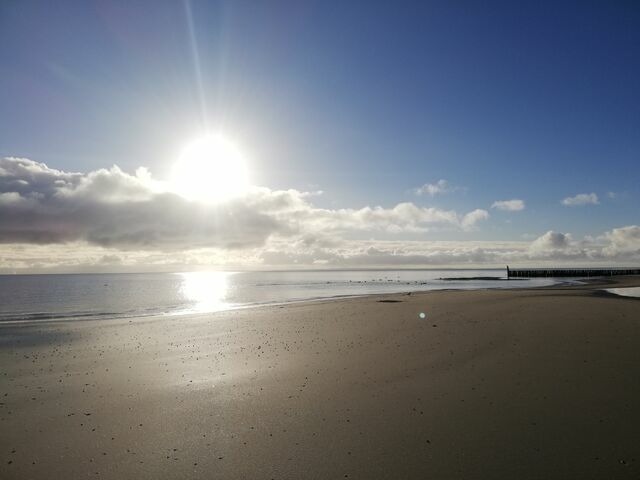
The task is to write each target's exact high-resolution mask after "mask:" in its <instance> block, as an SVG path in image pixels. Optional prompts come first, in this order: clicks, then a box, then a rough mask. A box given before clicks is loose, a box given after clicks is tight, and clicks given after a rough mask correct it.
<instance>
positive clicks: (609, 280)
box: [0, 276, 640, 331]
mask: <svg viewBox="0 0 640 480" xmlns="http://www.w3.org/2000/svg"><path fill="white" fill-rule="evenodd" d="M461 279H462V280H473V281H478V279H477V278H452V279H448V278H445V279H439V280H454V281H458V280H461ZM503 280H504V281H506V282H509V281H511V279H507V278H505V279H503ZM522 280H523V279H515V280H514V281H522ZM625 280H628V281H626V282H625ZM491 281H493V279H492V280H491ZM575 282H580V283H575ZM629 282H631V283H630V284H629V285H627V284H628V283H629ZM634 282H635V283H634ZM620 283H622V284H623V285H622V286H623V287H624V286H640V277H638V276H629V277H597V278H593V277H591V278H587V277H585V278H580V279H571V280H560V279H558V282H557V283H555V284H552V285H541V286H520V287H508V286H504V287H476V288H434V289H426V290H401V291H397V292H380V293H362V294H342V295H333V296H321V297H310V298H303V299H294V300H288V301H274V302H264V303H249V304H238V305H233V306H229V307H228V308H224V309H219V310H211V311H175V312H161V313H159V312H156V313H149V314H133V315H127V314H125V313H123V314H111V313H95V314H93V315H83V314H71V315H68V314H63V313H60V314H52V315H55V316H54V317H43V318H35V319H34V318H26V319H12V320H0V329H1V328H2V327H3V326H4V325H11V326H14V325H30V324H34V325H41V324H55V323H60V322H88V321H103V322H104V321H113V320H123V319H124V320H128V319H133V320H135V319H147V318H165V317H180V318H184V317H188V316H193V315H210V314H216V313H218V312H228V311H242V310H247V309H255V308H263V307H270V306H275V307H280V306H286V305H295V304H299V303H316V302H323V301H339V300H342V299H349V298H367V297H378V296H388V295H422V294H426V293H430V292H450V291H460V292H464V291H484V290H489V291H493V290H509V291H520V290H531V289H533V290H538V289H545V288H547V289H558V288H571V287H573V288H579V287H583V286H592V285H602V286H605V285H619V284H620ZM611 295H615V294H613V293H612V294H611ZM25 315H26V316H30V315H48V314H46V313H37V314H31V313H27V314H25ZM0 331H1V330H0Z"/></svg>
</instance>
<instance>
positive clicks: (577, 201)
mask: <svg viewBox="0 0 640 480" xmlns="http://www.w3.org/2000/svg"><path fill="white" fill-rule="evenodd" d="M599 203H600V201H599V200H598V195H596V194H595V193H579V194H578V195H575V196H573V197H567V198H565V199H564V200H562V204H563V205H564V206H566V207H581V206H583V205H598V204H599Z"/></svg>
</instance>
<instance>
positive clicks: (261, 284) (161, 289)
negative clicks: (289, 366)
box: [0, 270, 558, 322]
mask: <svg viewBox="0 0 640 480" xmlns="http://www.w3.org/2000/svg"><path fill="white" fill-rule="evenodd" d="M504 274H505V271H504V270H349V271H347V270H335V271H286V272H285V271H281V272H190V273H138V274H132V273H127V274H77V275H0V322H13V321H34V320H52V319H86V318H114V317H142V316H150V315H180V314H187V313H200V312H214V311H219V310H226V309H231V308H242V307H247V306H252V305H263V304H270V303H287V302H295V301H302V300H313V299H321V298H331V297H339V296H356V295H367V294H375V293H395V292H409V291H421V290H437V289H445V288H449V289H478V288H518V287H534V286H544V285H551V284H554V283H557V281H558V280H555V279H549V278H540V279H531V280H509V281H506V280H498V279H495V280H444V279H443V278H451V277H455V278H459V277H497V278H504Z"/></svg>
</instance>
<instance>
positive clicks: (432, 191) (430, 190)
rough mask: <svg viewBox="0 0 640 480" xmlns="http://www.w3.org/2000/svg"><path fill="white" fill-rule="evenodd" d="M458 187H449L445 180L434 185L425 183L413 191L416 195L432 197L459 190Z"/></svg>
mask: <svg viewBox="0 0 640 480" xmlns="http://www.w3.org/2000/svg"><path fill="white" fill-rule="evenodd" d="M459 189H460V187H454V186H453V185H450V184H449V182H447V181H446V180H443V179H441V180H438V181H437V182H436V183H425V184H424V185H422V186H421V187H419V188H416V189H415V190H414V192H415V194H416V195H429V196H431V197H434V196H436V195H442V194H444V193H451V192H455V191H457V190H459Z"/></svg>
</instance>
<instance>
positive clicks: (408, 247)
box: [0, 159, 640, 272]
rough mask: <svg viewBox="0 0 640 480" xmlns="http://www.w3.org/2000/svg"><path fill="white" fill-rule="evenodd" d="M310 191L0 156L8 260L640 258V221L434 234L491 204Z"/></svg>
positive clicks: (0, 229) (347, 263) (3, 245)
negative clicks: (464, 236)
mask: <svg viewBox="0 0 640 480" xmlns="http://www.w3.org/2000/svg"><path fill="white" fill-rule="evenodd" d="M314 195H315V194H314V193H308V192H300V191H297V190H277V191H274V190H270V189H267V188H254V189H252V190H251V191H250V192H248V193H247V194H246V195H245V196H243V197H242V198H237V199H235V200H232V201H227V202H225V203H220V204H214V205H212V204H205V203H198V202H193V201H188V200H185V199H184V198H182V197H180V196H178V195H176V194H174V193H170V192H168V191H167V188H166V185H163V184H162V182H159V181H156V180H154V179H153V178H152V177H151V175H150V173H149V172H148V171H146V170H139V171H138V172H136V174H135V175H130V174H127V173H126V172H123V171H122V170H120V169H119V168H117V167H113V168H111V169H108V170H106V169H102V170H98V171H95V172H90V173H88V174H80V173H69V172H63V171H59V170H55V169H52V168H49V167H47V166H46V165H44V164H41V163H37V162H33V161H31V160H26V159H0V269H1V270H2V271H4V272H7V271H13V270H14V269H15V270H19V271H141V270H162V271H164V270H184V269H185V268H188V269H195V268H198V267H199V266H204V265H216V266H222V267H223V268H234V267H238V266H240V267H246V268H256V267H258V268H259V267H263V268H269V267H270V266H283V265H290V266H301V267H304V266H307V267H309V266H313V265H316V266H319V265H321V266H323V267H338V268H339V267H358V266H362V267H365V266H367V267H375V266H413V267H415V266H445V265H446V266H455V265H468V266H471V265H475V266H487V265H504V264H505V263H508V264H510V265H534V266H541V265H557V264H559V263H561V264H567V263H571V264H577V265H584V264H603V265H611V264H616V263H618V264H629V263H638V262H640V226H638V225H627V226H622V227H620V228H615V229H613V230H611V231H609V232H605V233H603V234H601V235H599V236H598V235H595V236H593V237H585V238H584V239H582V240H576V239H574V238H573V237H572V236H571V235H570V234H568V233H560V232H554V231H549V232H546V233H544V234H543V235H541V236H539V237H538V238H535V239H534V240H533V241H520V242H496V241H491V242H487V241H446V242H445V241H441V242H434V241H428V240H407V238H408V237H409V236H411V238H416V234H417V235H418V237H419V238H427V234H428V232H431V231H442V230H448V231H456V232H464V231H469V230H473V229H474V228H477V227H478V226H479V224H480V223H481V222H482V221H484V220H486V219H488V218H489V213H488V212H487V211H486V210H482V209H475V210H471V211H469V212H466V213H465V212H456V211H454V210H443V209H438V208H432V207H421V206H417V205H415V204H413V203H410V202H406V203H400V204H397V205H395V206H392V207H390V208H385V207H381V206H365V207H362V208H344V209H327V208H318V207H316V206H315V205H313V203H312V201H313V200H314V199H315V196H314ZM496 208H497V207H496ZM425 233H427V234H425ZM376 237H382V239H377V238H376ZM167 252H170V254H167Z"/></svg>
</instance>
